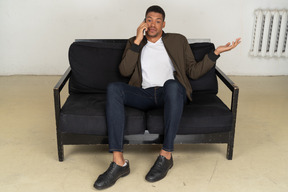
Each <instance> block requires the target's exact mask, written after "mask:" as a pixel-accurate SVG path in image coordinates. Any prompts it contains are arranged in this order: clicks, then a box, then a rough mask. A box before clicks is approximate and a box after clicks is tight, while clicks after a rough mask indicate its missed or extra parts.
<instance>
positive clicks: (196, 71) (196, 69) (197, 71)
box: [184, 42, 220, 79]
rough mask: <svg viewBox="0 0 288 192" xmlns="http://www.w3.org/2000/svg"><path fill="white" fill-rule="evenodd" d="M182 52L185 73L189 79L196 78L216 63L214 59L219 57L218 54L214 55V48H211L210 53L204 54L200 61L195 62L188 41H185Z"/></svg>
mask: <svg viewBox="0 0 288 192" xmlns="http://www.w3.org/2000/svg"><path fill="white" fill-rule="evenodd" d="M184 53H185V63H186V74H187V75H188V76H189V77H190V78H191V79H198V78H200V77H201V76H203V75H204V74H206V73H207V72H208V71H209V70H210V69H211V68H212V67H213V66H214V65H215V64H216V60H217V59H218V58H219V57H220V55H215V53H214V50H212V51H211V52H210V53H208V54H206V55H205V56H204V58H203V59H202V60H201V61H199V62H196V60H195V58H194V55H193V53H192V50H191V48H190V46H189V44H188V42H187V43H185V47H184Z"/></svg>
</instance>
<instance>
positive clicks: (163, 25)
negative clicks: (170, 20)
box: [162, 21, 166, 29]
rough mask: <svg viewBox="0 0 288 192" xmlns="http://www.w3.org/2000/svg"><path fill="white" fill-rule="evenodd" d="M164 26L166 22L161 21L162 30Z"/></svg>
mask: <svg viewBox="0 0 288 192" xmlns="http://www.w3.org/2000/svg"><path fill="white" fill-rule="evenodd" d="M165 24H166V22H165V21H163V24H162V29H163V28H164V27H165Z"/></svg>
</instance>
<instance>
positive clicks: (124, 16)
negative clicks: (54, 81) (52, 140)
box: [0, 0, 288, 75]
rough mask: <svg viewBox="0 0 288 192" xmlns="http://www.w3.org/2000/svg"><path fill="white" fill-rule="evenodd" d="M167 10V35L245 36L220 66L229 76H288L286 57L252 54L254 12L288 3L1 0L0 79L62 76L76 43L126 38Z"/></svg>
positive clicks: (282, 0) (218, 38)
mask: <svg viewBox="0 0 288 192" xmlns="http://www.w3.org/2000/svg"><path fill="white" fill-rule="evenodd" d="M154 4H158V5H160V6H161V7H163V8H164V10H165V12H166V15H167V17H166V28H165V29H164V30H165V32H176V33H181V34H183V35H185V36H186V37H187V38H205V39H206V38H210V39H211V41H212V42H213V43H214V44H215V46H217V45H221V44H225V43H227V42H228V41H233V40H234V39H235V38H237V37H242V43H241V44H240V45H239V47H237V48H236V49H235V50H233V51H231V52H228V53H224V54H222V55H221V57H220V59H219V60H218V63H217V64H218V66H220V68H221V69H222V70H223V71H224V72H226V73H227V74H229V75H288V59H287V58H261V57H252V56H250V55H249V49H250V44H251V38H252V30H253V12H254V10H255V9H258V8H263V9H267V8H269V9H288V0H273V1H271V0H217V1H215V0H177V1H175V0H165V1H164V0H156V1H155V0H154V1H152V0H145V1H143V0H141V1H140V0H0V75H14V74H35V75H59V74H63V72H64V71H65V70H66V68H67V67H68V66H69V64H68V57H67V53H68V48H69V46H70V44H71V43H72V42H73V41H74V39H101V38H107V39H114V38H115V39H123V38H124V39H127V38H129V37H131V36H134V35H135V33H136V28H137V27H138V25H139V24H140V23H141V22H142V20H143V18H144V14H145V11H146V9H147V8H148V7H149V6H150V5H154Z"/></svg>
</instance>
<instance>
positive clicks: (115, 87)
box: [107, 82, 122, 94]
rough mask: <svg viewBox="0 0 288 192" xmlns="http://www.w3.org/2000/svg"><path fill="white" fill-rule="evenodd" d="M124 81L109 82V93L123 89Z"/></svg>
mask: <svg viewBox="0 0 288 192" xmlns="http://www.w3.org/2000/svg"><path fill="white" fill-rule="evenodd" d="M121 87H122V83H121V82H113V83H110V84H108V86H107V94H111V93H115V92H119V91H121Z"/></svg>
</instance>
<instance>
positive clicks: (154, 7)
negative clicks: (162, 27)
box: [145, 5, 165, 21]
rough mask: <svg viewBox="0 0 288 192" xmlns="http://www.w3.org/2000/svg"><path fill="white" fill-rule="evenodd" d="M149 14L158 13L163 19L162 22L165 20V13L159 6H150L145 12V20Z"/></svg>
mask: <svg viewBox="0 0 288 192" xmlns="http://www.w3.org/2000/svg"><path fill="white" fill-rule="evenodd" d="M150 12H156V13H160V14H161V15H162V17H163V21H164V20H165V11H164V10H163V9H162V8H161V7H160V6H158V5H152V6H151V7H149V8H148V9H147V11H146V14H145V18H146V16H147V15H148V13H150Z"/></svg>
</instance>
